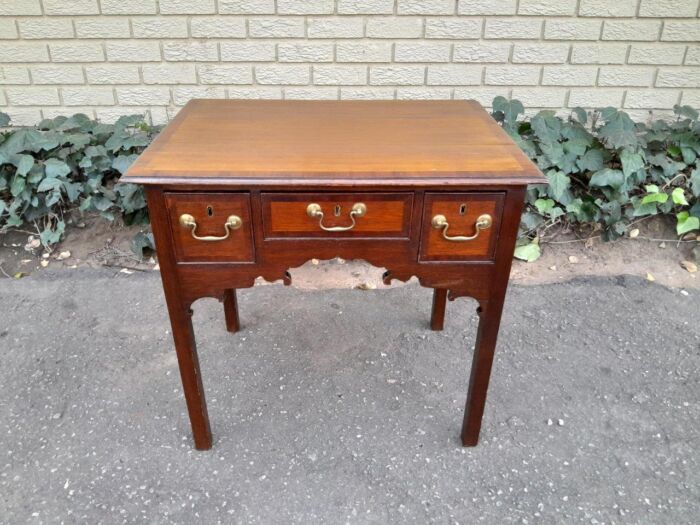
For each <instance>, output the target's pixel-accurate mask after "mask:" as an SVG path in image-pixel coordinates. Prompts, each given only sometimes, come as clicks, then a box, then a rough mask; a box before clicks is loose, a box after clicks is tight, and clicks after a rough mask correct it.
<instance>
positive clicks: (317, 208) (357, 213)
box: [306, 202, 367, 232]
mask: <svg viewBox="0 0 700 525" xmlns="http://www.w3.org/2000/svg"><path fill="white" fill-rule="evenodd" d="M365 213H367V206H365V204H364V203H362V202H356V203H355V204H353V205H352V209H351V210H350V220H351V221H352V224H351V225H350V226H324V225H323V211H322V210H321V205H320V204H316V203H315V202H312V203H311V204H309V205H308V206H307V207H306V215H308V216H309V217H311V218H312V219H318V225H319V226H320V227H321V229H322V230H325V231H327V232H346V231H348V230H352V229H353V228H354V227H355V217H363V216H364V215H365Z"/></svg>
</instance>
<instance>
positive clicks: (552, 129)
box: [532, 111, 561, 143]
mask: <svg viewBox="0 0 700 525" xmlns="http://www.w3.org/2000/svg"><path fill="white" fill-rule="evenodd" d="M532 130H533V131H534V132H535V136H536V137H537V138H538V139H540V140H541V141H542V142H544V143H552V142H556V141H558V140H559V138H560V137H561V121H560V120H559V119H558V118H557V117H556V115H555V114H554V112H553V111H540V112H539V113H538V114H537V115H535V116H534V117H533V118H532Z"/></svg>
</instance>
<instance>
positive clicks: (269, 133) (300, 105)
mask: <svg viewBox="0 0 700 525" xmlns="http://www.w3.org/2000/svg"><path fill="white" fill-rule="evenodd" d="M281 177H282V178H287V179H289V178H290V177H293V178H296V179H299V181H300V183H319V182H324V181H336V182H340V183H342V182H343V181H348V180H349V181H354V182H355V183H358V184H359V183H376V182H378V181H381V180H383V179H387V178H393V179H396V178H404V179H405V178H408V179H412V178H428V179H433V180H434V181H439V180H441V179H448V180H453V179H455V178H457V179H459V178H465V179H473V178H480V177H481V178H483V177H488V178H490V179H491V180H494V179H495V180H498V179H501V180H502V181H504V182H513V183H527V182H537V181H539V180H541V176H540V173H539V171H538V170H537V168H536V167H535V166H534V165H533V164H532V163H531V162H530V160H529V159H528V158H527V157H526V156H525V155H524V154H523V153H522V152H521V151H520V149H519V148H518V147H517V146H516V145H515V144H514V143H513V141H512V140H511V138H510V137H508V135H507V134H506V133H505V132H504V131H503V130H502V129H501V128H500V126H498V125H497V124H496V123H495V121H494V120H493V119H492V118H491V116H490V115H489V114H488V113H486V111H484V109H483V108H482V107H481V106H480V105H479V104H478V103H477V102H474V101H463V100H442V101H430V100H428V101H426V100H420V101H362V100H361V101H303V100H301V101H299V100H263V101H259V100H205V99H199V100H192V101H190V102H189V103H188V104H187V105H186V106H185V107H184V108H183V109H182V110H181V111H180V113H178V115H177V116H176V118H175V119H174V120H173V122H171V123H170V125H169V126H168V127H167V128H166V129H165V130H164V131H163V132H162V133H161V134H160V135H159V136H158V137H157V138H156V140H155V141H154V142H153V144H152V145H151V146H150V147H149V148H148V149H147V150H146V151H145V152H144V153H143V154H142V155H141V156H140V157H139V158H138V159H137V160H136V162H135V163H134V164H133V165H132V166H131V167H130V169H129V170H128V172H127V173H126V175H125V176H124V177H123V180H124V181H126V182H139V183H143V184H158V183H160V184H178V183H192V182H195V183H196V181H197V180H207V179H209V182H212V181H214V180H216V181H219V182H221V180H230V181H235V180H236V179H241V178H243V179H253V180H270V179H275V178H281Z"/></svg>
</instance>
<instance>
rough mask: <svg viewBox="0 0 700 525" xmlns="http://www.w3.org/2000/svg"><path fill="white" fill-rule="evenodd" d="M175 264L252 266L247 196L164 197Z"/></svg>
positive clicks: (185, 194) (252, 256) (183, 194)
mask: <svg viewBox="0 0 700 525" xmlns="http://www.w3.org/2000/svg"><path fill="white" fill-rule="evenodd" d="M165 203H166V206H167V208H168V215H169V217H170V226H171V230H172V236H173V243H174V245H175V257H176V258H177V260H178V261H179V262H253V261H254V260H255V255H254V250H253V226H252V224H251V221H250V197H249V196H248V194H247V193H166V194H165Z"/></svg>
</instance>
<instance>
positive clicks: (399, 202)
mask: <svg viewBox="0 0 700 525" xmlns="http://www.w3.org/2000/svg"><path fill="white" fill-rule="evenodd" d="M412 208H413V193H410V192H401V193H263V194H262V210H263V232H264V237H265V238H266V239H274V238H288V237H298V238H367V237H372V238H376V237H387V238H399V239H407V238H408V237H409V235H410V228H411V210H412Z"/></svg>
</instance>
